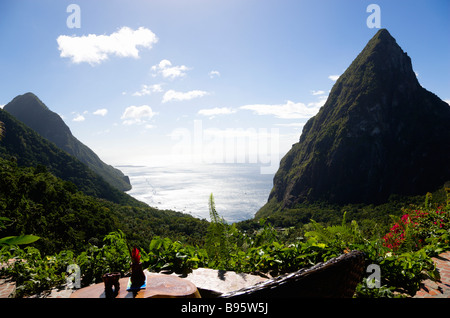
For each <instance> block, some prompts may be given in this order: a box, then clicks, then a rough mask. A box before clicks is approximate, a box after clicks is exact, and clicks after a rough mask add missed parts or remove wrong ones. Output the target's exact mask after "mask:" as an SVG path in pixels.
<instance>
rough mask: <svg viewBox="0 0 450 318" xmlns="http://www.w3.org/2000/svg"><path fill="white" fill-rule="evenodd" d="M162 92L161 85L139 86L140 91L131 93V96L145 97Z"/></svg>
mask: <svg viewBox="0 0 450 318" xmlns="http://www.w3.org/2000/svg"><path fill="white" fill-rule="evenodd" d="M155 92H162V88H161V84H153V85H145V84H143V85H141V90H140V91H137V92H135V93H133V96H145V95H150V94H151V93H155Z"/></svg>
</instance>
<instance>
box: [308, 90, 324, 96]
mask: <svg viewBox="0 0 450 318" xmlns="http://www.w3.org/2000/svg"><path fill="white" fill-rule="evenodd" d="M311 94H313V95H314V96H317V95H323V94H325V91H311Z"/></svg>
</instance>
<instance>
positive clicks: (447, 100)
mask: <svg viewBox="0 0 450 318" xmlns="http://www.w3.org/2000/svg"><path fill="white" fill-rule="evenodd" d="M444 102H446V103H447V104H448V105H449V106H450V99H444ZM3 106H4V105H3Z"/></svg>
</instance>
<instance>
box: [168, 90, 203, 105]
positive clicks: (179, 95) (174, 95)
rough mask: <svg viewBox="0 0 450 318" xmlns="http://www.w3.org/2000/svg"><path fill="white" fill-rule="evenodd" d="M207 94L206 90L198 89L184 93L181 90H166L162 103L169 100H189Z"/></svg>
mask: <svg viewBox="0 0 450 318" xmlns="http://www.w3.org/2000/svg"><path fill="white" fill-rule="evenodd" d="M205 95H208V92H205V91H200V90H193V91H189V92H186V93H183V92H177V91H174V90H173V89H171V90H168V91H167V92H166V93H165V94H164V96H163V100H162V102H163V103H166V102H170V101H183V100H190V99H193V98H197V97H202V96H205Z"/></svg>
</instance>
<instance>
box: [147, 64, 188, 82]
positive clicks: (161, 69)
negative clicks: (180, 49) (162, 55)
mask: <svg viewBox="0 0 450 318" xmlns="http://www.w3.org/2000/svg"><path fill="white" fill-rule="evenodd" d="M188 70H190V68H189V67H187V66H186V65H180V66H172V62H170V61H169V60H161V62H159V64H157V65H153V66H152V71H154V72H157V73H158V74H161V75H162V77H164V78H170V79H174V78H177V77H184V76H186V71H188Z"/></svg>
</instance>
